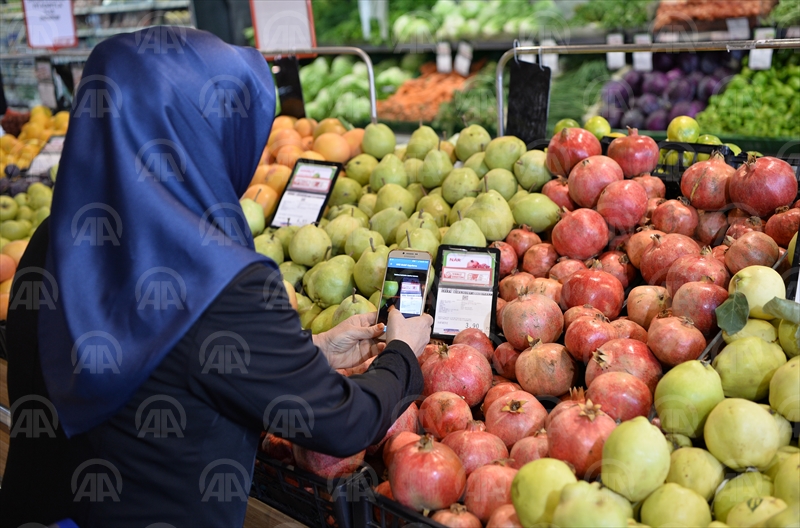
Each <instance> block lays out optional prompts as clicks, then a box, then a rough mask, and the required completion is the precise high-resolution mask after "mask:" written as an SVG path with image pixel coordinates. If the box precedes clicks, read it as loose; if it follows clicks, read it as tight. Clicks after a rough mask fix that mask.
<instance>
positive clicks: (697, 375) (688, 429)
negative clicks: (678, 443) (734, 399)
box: [653, 360, 725, 438]
mask: <svg viewBox="0 0 800 528" xmlns="http://www.w3.org/2000/svg"><path fill="white" fill-rule="evenodd" d="M653 396H654V398H655V400H654V403H655V406H656V412H657V413H658V416H659V418H660V419H661V429H662V430H663V431H664V432H665V433H677V434H682V435H686V436H688V437H690V438H699V437H701V436H703V426H704V425H705V423H706V419H707V418H708V415H709V413H710V412H711V410H712V409H714V407H716V406H717V404H718V403H719V402H721V401H722V400H724V399H725V393H724V392H723V389H722V379H721V378H720V375H719V373H718V372H717V371H716V370H714V368H713V367H712V366H711V365H710V364H708V363H703V362H700V361H696V360H693V361H686V362H685V363H681V364H680V365H678V366H676V367H675V368H673V369H671V370H670V371H669V372H667V373H666V374H664V377H663V378H661V380H660V381H659V382H658V386H657V387H656V391H655V393H654V395H653Z"/></svg>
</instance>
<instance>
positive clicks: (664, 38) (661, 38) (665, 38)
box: [657, 31, 680, 42]
mask: <svg viewBox="0 0 800 528" xmlns="http://www.w3.org/2000/svg"><path fill="white" fill-rule="evenodd" d="M657 38H658V42H679V41H680V35H679V34H678V33H676V32H674V31H662V32H661V33H659V34H658V37H657Z"/></svg>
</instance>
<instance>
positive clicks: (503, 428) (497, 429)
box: [484, 391, 547, 448]
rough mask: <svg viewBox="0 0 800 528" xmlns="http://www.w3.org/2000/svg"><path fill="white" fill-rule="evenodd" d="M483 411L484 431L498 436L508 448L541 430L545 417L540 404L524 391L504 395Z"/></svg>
mask: <svg viewBox="0 0 800 528" xmlns="http://www.w3.org/2000/svg"><path fill="white" fill-rule="evenodd" d="M484 411H485V414H486V430H487V431H488V432H490V433H492V434H495V435H497V436H499V437H500V439H501V440H502V441H503V442H505V444H506V447H509V448H510V447H511V446H513V445H514V443H515V442H517V441H518V440H519V439H520V438H525V437H526V436H530V435H532V434H533V433H535V432H536V431H538V430H539V429H541V428H542V426H543V425H544V420H545V418H546V417H547V411H546V410H545V408H544V407H543V406H542V404H541V403H539V402H538V400H537V399H536V398H535V397H534V396H533V394H530V393H528V392H525V391H516V392H510V393H508V394H505V395H503V396H501V397H500V398H498V399H497V400H495V401H494V402H493V403H492V405H491V406H490V407H489V408H488V409H484Z"/></svg>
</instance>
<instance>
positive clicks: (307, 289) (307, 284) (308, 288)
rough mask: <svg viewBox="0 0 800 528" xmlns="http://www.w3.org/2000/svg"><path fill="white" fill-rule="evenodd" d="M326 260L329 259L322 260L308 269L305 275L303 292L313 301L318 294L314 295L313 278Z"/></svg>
mask: <svg viewBox="0 0 800 528" xmlns="http://www.w3.org/2000/svg"><path fill="white" fill-rule="evenodd" d="M325 262H327V261H323V262H320V263H319V264H317V265H316V266H314V267H312V268H311V269H310V270H308V271H307V272H306V274H305V275H303V293H304V294H306V295H307V296H308V298H309V299H311V300H312V301H313V300H314V299H316V296H315V295H314V291H313V288H312V286H314V283H313V282H312V281H311V279H313V278H314V275H315V274H316V273H317V272H318V271H319V268H320V267H321V266H322V265H323V264H324V263H325Z"/></svg>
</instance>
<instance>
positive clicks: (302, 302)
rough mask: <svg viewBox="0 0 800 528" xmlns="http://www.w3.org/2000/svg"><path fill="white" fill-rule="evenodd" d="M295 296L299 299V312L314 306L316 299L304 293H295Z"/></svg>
mask: <svg viewBox="0 0 800 528" xmlns="http://www.w3.org/2000/svg"><path fill="white" fill-rule="evenodd" d="M294 296H295V298H296V299H297V313H298V314H301V313H303V312H305V311H306V310H308V309H309V308H311V307H312V306H314V301H312V300H311V299H309V298H308V297H306V296H305V295H303V294H302V293H296V292H295V294H294Z"/></svg>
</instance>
